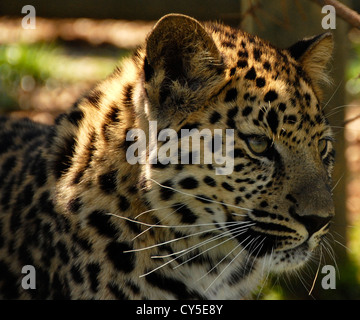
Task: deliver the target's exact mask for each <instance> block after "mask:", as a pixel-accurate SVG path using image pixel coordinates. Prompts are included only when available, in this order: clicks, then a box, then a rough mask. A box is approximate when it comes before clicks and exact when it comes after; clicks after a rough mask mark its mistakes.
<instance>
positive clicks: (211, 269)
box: [197, 232, 250, 281]
mask: <svg viewBox="0 0 360 320" xmlns="http://www.w3.org/2000/svg"><path fill="white" fill-rule="evenodd" d="M242 233H244V232H239V233H237V234H236V235H234V237H231V238H230V239H228V240H232V239H234V238H235V237H236V236H237V235H239V234H242ZM249 237H250V236H249ZM249 237H247V238H246V239H245V240H243V241H242V242H241V243H239V244H238V245H237V246H235V247H234V248H233V249H232V250H231V251H230V252H228V254H227V255H226V256H224V257H223V258H222V259H221V260H220V261H219V262H218V263H217V264H216V265H215V266H213V267H212V268H211V269H210V270H209V271H208V272H206V273H205V274H204V275H203V276H202V277H201V278H199V279H198V280H197V281H200V280H201V279H203V278H205V277H206V276H207V275H208V274H210V273H211V272H212V271H213V270H214V269H215V268H217V266H218V265H220V264H221V263H222V262H223V261H224V260H225V259H226V258H227V257H228V256H229V255H230V254H232V253H233V252H234V251H235V250H236V249H237V248H238V247H239V246H240V245H242V244H243V243H244V241H246V240H247V239H248V238H249Z"/></svg>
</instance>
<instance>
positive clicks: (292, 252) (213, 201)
mask: <svg viewBox="0 0 360 320" xmlns="http://www.w3.org/2000/svg"><path fill="white" fill-rule="evenodd" d="M331 50H332V38H331V35H330V34H323V35H320V36H317V37H313V38H309V39H304V40H302V41H300V42H298V43H296V44H295V45H293V46H291V47H290V48H289V49H278V48H275V47H274V46H272V45H271V44H269V43H268V42H266V41H264V40H262V39H260V38H258V37H256V36H252V35H250V34H247V33H245V32H243V31H240V30H235V29H232V28H230V27H227V26H224V25H221V24H205V25H201V24H200V23H199V22H197V21H196V20H194V19H192V18H189V17H186V16H183V15H168V16H165V17H164V18H162V19H161V20H160V21H159V22H158V23H157V24H156V26H155V27H154V29H153V30H152V32H151V33H150V34H149V36H148V38H147V40H146V43H145V45H144V46H143V47H142V48H140V49H138V50H137V52H136V53H135V54H134V56H133V57H132V58H130V59H128V60H126V61H125V62H124V63H123V65H122V66H121V67H120V68H118V69H116V70H115V71H114V73H113V74H112V75H111V76H110V77H109V78H107V79H106V80H104V81H103V82H101V83H100V84H98V85H97V86H96V87H95V88H94V89H93V90H92V91H90V92H89V93H88V94H87V95H85V96H84V97H82V98H81V99H79V101H78V102H77V103H76V104H75V105H74V106H73V107H72V108H71V109H70V110H69V111H68V112H67V113H65V114H63V115H61V116H60V117H59V118H58V119H57V121H56V124H55V126H44V125H40V124H35V123H32V122H30V121H28V120H20V121H15V120H10V119H7V118H4V117H1V118H0V128H1V129H0V296H1V297H3V298H9V299H14V298H15V299H16V298H26V299H28V298H37V299H39V298H40V299H43V298H50V299H56V298H68V299H79V298H81V299H225V298H226V299H238V298H248V297H250V296H251V293H252V292H253V291H254V290H256V288H257V287H258V286H259V283H260V282H261V281H262V279H263V278H264V277H266V275H267V274H268V272H283V271H290V270H293V269H296V268H299V267H301V266H302V265H304V264H305V263H306V262H307V261H308V260H309V259H310V258H311V257H312V256H313V255H314V252H316V248H318V247H319V245H320V243H321V241H322V239H323V237H324V236H325V235H326V233H327V231H328V227H329V220H330V218H331V217H332V216H333V214H334V207H333V203H332V199H331V169H332V166H333V161H334V149H333V146H332V138H331V131H330V128H329V125H328V122H327V120H326V118H325V116H324V113H323V111H322V109H321V100H320V99H321V90H320V82H321V81H323V80H324V79H326V76H325V73H324V68H325V66H326V64H327V62H328V60H329V57H330V54H331ZM149 121H157V124H158V130H159V131H160V130H161V129H164V128H172V129H174V130H175V131H176V132H178V133H179V132H181V131H180V130H181V129H185V128H187V129H198V130H201V129H204V128H208V129H211V130H214V129H223V130H225V129H233V130H234V133H235V150H234V161H235V163H234V170H233V173H232V174H229V175H216V173H215V169H216V167H218V166H219V165H217V164H216V163H214V164H204V163H200V164H196V163H192V162H190V164H182V163H179V164H162V163H156V164H149V163H148V162H147V163H146V164H134V165H131V164H129V163H128V162H127V161H126V151H127V150H128V148H129V146H131V145H132V143H133V142H132V141H128V140H127V139H126V135H127V133H128V132H131V129H134V128H140V129H143V130H144V132H146V133H147V132H148V127H149ZM259 138H261V139H262V140H259ZM252 139H255V142H256V143H258V142H259V141H260V142H262V141H264V139H265V141H266V143H269V145H268V146H267V148H266V150H265V151H264V152H261V153H257V152H254V150H253V149H252V144H251V141H253V140H252ZM179 143H180V142H179ZM160 146H161V144H159V145H158V148H160ZM192 151H193V150H192ZM192 151H191V150H190V152H192ZM148 153H149V150H148V149H147V154H148ZM24 265H33V266H34V267H35V270H36V289H28V290H25V289H23V288H22V286H21V281H22V278H23V276H24V274H22V273H21V270H22V267H23V266H24Z"/></svg>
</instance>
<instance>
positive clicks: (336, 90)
mask: <svg viewBox="0 0 360 320" xmlns="http://www.w3.org/2000/svg"><path fill="white" fill-rule="evenodd" d="M342 83H343V80H340V82H339V84H338V86H337V87H336V89H335V91H334V93H333V94H332V95H331V97H330V99H329V100H328V101H327V102H326V103H325V105H324V106H323V108H322V110H323V111H324V110H325V108H326V107H327V105H328V104H329V103H330V101H331V100H332V98H334V96H335V94H336V93H337V92H338V90H339V88H340V86H341V85H342Z"/></svg>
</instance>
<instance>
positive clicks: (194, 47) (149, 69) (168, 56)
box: [144, 14, 224, 114]
mask: <svg viewBox="0 0 360 320" xmlns="http://www.w3.org/2000/svg"><path fill="white" fill-rule="evenodd" d="M145 55H146V56H145V59H144V75H145V76H144V79H145V89H146V92H147V95H148V97H149V100H150V102H151V104H152V105H153V106H154V105H155V107H158V109H159V110H160V111H161V114H163V113H164V110H166V108H170V107H172V108H176V109H177V110H191V111H192V110H194V109H196V108H197V107H198V106H201V103H202V102H203V101H204V100H206V99H207V98H208V96H209V95H211V94H212V92H213V90H214V88H215V87H217V84H218V83H219V82H220V78H221V75H222V73H223V72H224V66H223V63H222V59H221V54H220V52H219V51H218V49H217V47H216V45H215V42H214V41H213V39H212V37H211V36H210V35H209V34H208V33H207V32H206V30H205V29H204V27H203V26H202V25H201V24H200V23H199V22H198V21H197V20H195V19H193V18H190V17H188V16H185V15H181V14H169V15H166V16H164V17H163V18H162V19H160V20H159V21H158V23H157V24H156V25H155V27H154V28H153V30H152V32H151V33H150V35H149V36H148V38H147V41H146V52H145ZM222 78H223V76H222Z"/></svg>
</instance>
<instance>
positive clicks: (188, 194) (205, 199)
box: [148, 178, 252, 217]
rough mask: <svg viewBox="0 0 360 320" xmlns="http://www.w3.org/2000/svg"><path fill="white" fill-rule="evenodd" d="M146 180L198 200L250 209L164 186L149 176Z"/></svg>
mask: <svg viewBox="0 0 360 320" xmlns="http://www.w3.org/2000/svg"><path fill="white" fill-rule="evenodd" d="M148 180H150V181H153V182H154V183H156V184H157V185H159V186H160V187H162V188H166V189H170V190H173V191H175V192H178V193H181V194H184V195H186V196H190V197H193V198H197V199H200V200H202V201H207V202H212V203H217V204H221V205H224V206H227V207H233V208H237V209H240V210H245V211H252V209H247V208H244V207H239V206H236V205H233V204H228V203H225V202H220V201H216V200H211V199H207V198H203V197H200V196H196V195H193V194H191V193H187V192H184V191H180V190H177V189H174V188H172V187H169V186H164V185H162V184H161V183H159V182H157V181H156V180H154V179H151V178H148ZM243 216H244V217H245V216H246V215H243Z"/></svg>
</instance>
